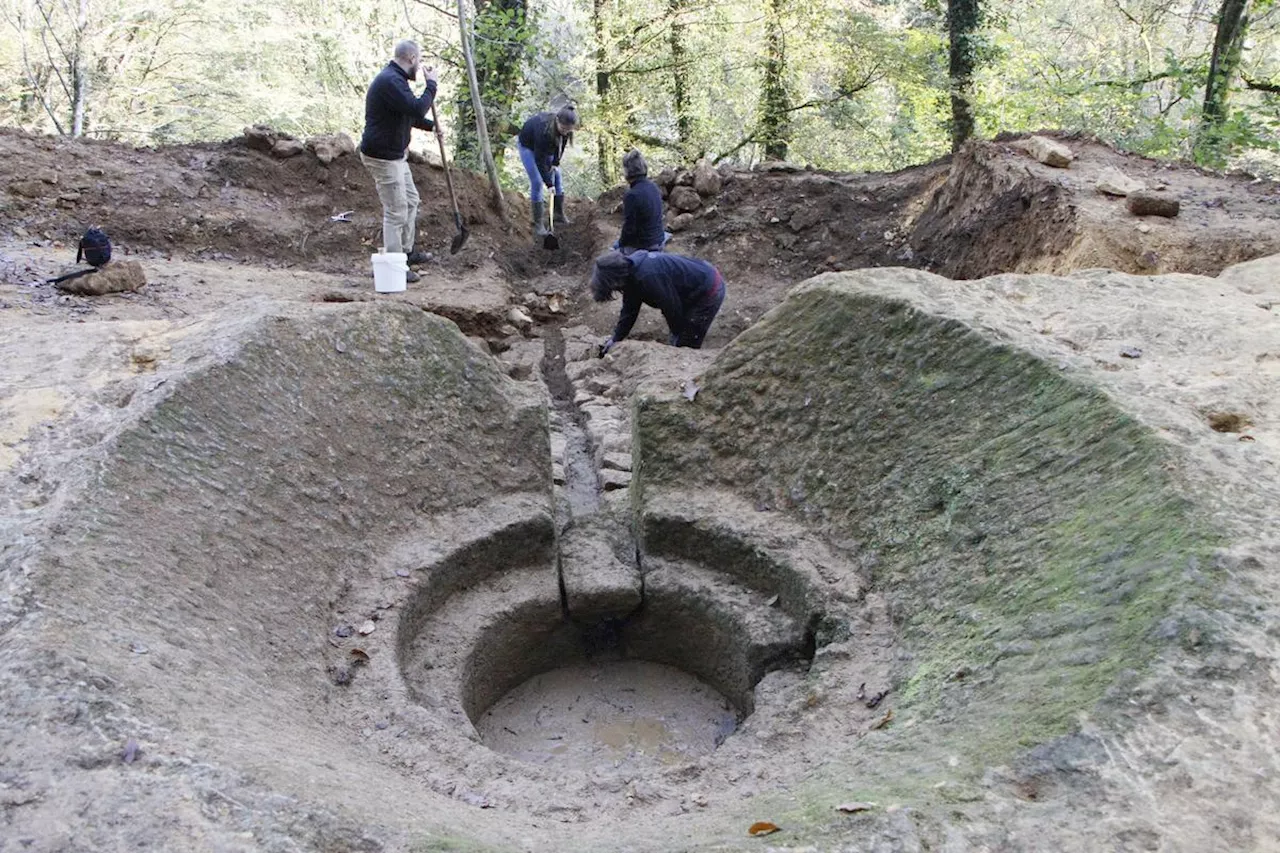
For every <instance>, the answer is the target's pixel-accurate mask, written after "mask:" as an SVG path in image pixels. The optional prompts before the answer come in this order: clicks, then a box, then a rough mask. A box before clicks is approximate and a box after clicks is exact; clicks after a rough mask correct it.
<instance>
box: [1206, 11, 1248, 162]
mask: <svg viewBox="0 0 1280 853" xmlns="http://www.w3.org/2000/svg"><path fill="white" fill-rule="evenodd" d="M1249 3H1250V0H1223V2H1222V6H1221V7H1220V8H1219V9H1218V16H1217V17H1218V26H1217V29H1216V32H1215V35H1214V39H1213V52H1212V53H1211V54H1210V57H1209V74H1208V78H1207V79H1206V80H1205V85H1204V108H1203V109H1202V110H1201V113H1200V127H1199V130H1198V131H1197V138H1196V160H1197V162H1199V163H1202V164H1205V165H1215V166H1221V165H1223V164H1224V162H1225V158H1224V157H1223V156H1222V155H1223V151H1222V149H1223V145H1224V142H1225V140H1224V139H1223V129H1224V128H1223V126H1224V124H1225V123H1226V120H1227V102H1228V100H1229V99H1230V97H1231V84H1232V82H1233V81H1234V80H1235V78H1236V75H1237V74H1238V73H1239V70H1240V56H1241V53H1243V51H1244V41H1245V34H1246V33H1247V32H1248V29H1249Z"/></svg>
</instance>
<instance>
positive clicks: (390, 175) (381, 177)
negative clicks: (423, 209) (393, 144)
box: [360, 153, 418, 254]
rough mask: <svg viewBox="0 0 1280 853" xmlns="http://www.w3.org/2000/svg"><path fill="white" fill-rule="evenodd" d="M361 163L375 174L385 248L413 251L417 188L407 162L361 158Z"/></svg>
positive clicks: (392, 250)
mask: <svg viewBox="0 0 1280 853" xmlns="http://www.w3.org/2000/svg"><path fill="white" fill-rule="evenodd" d="M360 162H361V163H364V167H365V168H366V169H368V170H369V174H371V175H373V183H374V186H375V187H377V190H378V198H379V199H380V200H381V201H382V245H383V248H385V249H386V251H388V252H405V253H406V254H407V253H409V252H411V251H413V240H414V236H415V235H414V230H415V227H416V225H417V221H418V188H417V187H415V186H414V185H413V173H412V172H410V171H409V161H408V160H403V159H401V160H379V159H378V158H377V157H366V156H365V155H364V154H363V153H361V155H360Z"/></svg>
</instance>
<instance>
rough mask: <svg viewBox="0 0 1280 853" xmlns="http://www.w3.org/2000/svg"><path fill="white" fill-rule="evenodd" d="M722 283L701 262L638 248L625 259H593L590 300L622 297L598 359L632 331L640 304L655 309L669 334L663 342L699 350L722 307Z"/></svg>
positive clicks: (616, 256) (615, 254) (612, 256)
mask: <svg viewBox="0 0 1280 853" xmlns="http://www.w3.org/2000/svg"><path fill="white" fill-rule="evenodd" d="M724 291H725V287H724V279H723V278H721V276H720V271H719V270H718V269H716V268H715V267H714V266H712V265H711V264H709V263H707V262H706V261H700V260H698V259H696V258H686V257H684V256H683V255H672V254H666V253H663V252H647V251H645V250H643V249H637V250H636V251H634V252H632V253H631V254H629V255H624V254H623V253H622V252H619V251H616V250H615V251H611V252H607V253H605V254H603V255H601V256H600V257H599V258H596V263H595V270H594V272H593V273H592V275H591V296H592V298H594V299H595V301H597V302H606V301H608V300H609V299H612V298H613V294H615V293H621V294H622V312H621V314H620V315H619V316H618V325H617V326H615V327H614V330H613V334H612V335H610V336H609V337H608V338H606V339H605V341H604V343H602V344H601V345H600V347H599V348H598V349H597V351H596V352H597V354H598V355H599V356H600V357H601V358H603V357H604V356H605V354H606V353H608V352H609V350H611V349H613V348H614V346H616V345H617V344H618V343H619V342H620V341H622V340H624V339H625V338H626V337H627V335H629V334H630V333H631V327H632V326H634V325H635V323H636V318H637V317H639V316H640V306H641V305H648V306H649V307H651V308H657V309H658V310H659V311H661V312H662V316H663V317H664V318H666V321H667V328H668V329H669V330H670V332H671V336H670V338H669V339H668V341H667V342H668V343H669V344H671V345H672V346H675V347H692V348H693V349H699V348H701V347H702V341H703V339H705V338H706V336H707V330H708V329H710V328H711V323H712V321H713V320H715V318H716V314H717V313H719V311H720V306H721V305H722V304H723V303H724Z"/></svg>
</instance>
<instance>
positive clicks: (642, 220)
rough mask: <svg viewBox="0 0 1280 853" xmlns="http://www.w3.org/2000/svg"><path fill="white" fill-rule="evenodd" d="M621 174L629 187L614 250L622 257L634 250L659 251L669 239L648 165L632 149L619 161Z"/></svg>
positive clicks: (659, 193) (658, 195) (658, 191)
mask: <svg viewBox="0 0 1280 853" xmlns="http://www.w3.org/2000/svg"><path fill="white" fill-rule="evenodd" d="M622 174H623V177H625V178H626V179H627V183H628V184H630V186H631V188H630V189H628V190H627V194H626V195H624V196H623V197H622V234H620V235H619V237H618V239H617V242H615V243H614V244H613V248H615V249H618V250H619V251H621V252H622V253H623V254H631V253H632V252H634V251H635V250H636V249H644V250H646V251H650V252H661V251H662V250H663V248H664V247H665V246H666V245H667V241H668V240H670V239H671V235H670V234H668V233H666V232H665V231H663V230H662V191H661V190H659V189H658V185H657V184H655V183H654V182H653V181H651V180H649V166H648V164H647V163H645V161H644V155H643V154H641V153H640V152H639V151H638V150H636V149H635V148H632V149H631V150H630V151H628V152H627V153H626V154H625V155H624V156H623V158H622Z"/></svg>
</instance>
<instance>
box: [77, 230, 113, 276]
mask: <svg viewBox="0 0 1280 853" xmlns="http://www.w3.org/2000/svg"><path fill="white" fill-rule="evenodd" d="M109 260H111V238H110V237H108V236H107V232H106V231H103V230H102V229H101V228H90V229H89V230H88V231H86V232H84V236H83V237H81V238H80V246H79V248H78V249H76V263H77V264H78V263H81V262H83V263H87V264H88V265H89V266H91V267H100V266H102V265H103V264H105V263H106V262H107V261H109Z"/></svg>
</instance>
